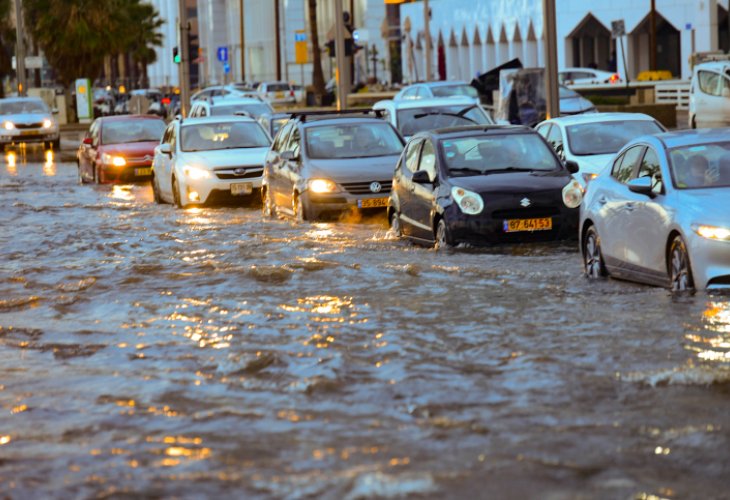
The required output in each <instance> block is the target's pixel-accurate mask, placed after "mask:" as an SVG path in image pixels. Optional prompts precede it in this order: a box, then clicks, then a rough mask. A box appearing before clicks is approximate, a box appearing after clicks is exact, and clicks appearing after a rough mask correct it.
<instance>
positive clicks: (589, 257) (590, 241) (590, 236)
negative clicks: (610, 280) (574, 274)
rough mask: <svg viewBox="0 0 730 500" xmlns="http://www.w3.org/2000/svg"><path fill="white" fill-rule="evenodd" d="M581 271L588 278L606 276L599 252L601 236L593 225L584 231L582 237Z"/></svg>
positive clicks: (601, 255) (601, 254)
mask: <svg viewBox="0 0 730 500" xmlns="http://www.w3.org/2000/svg"><path fill="white" fill-rule="evenodd" d="M583 272H584V273H585V275H586V277H587V278H589V279H599V278H605V277H606V276H608V271H607V270H606V263H605V262H604V261H603V252H601V238H600V237H599V236H598V231H596V228H595V227H594V226H591V227H589V228H588V230H587V231H586V234H585V236H584V237H583Z"/></svg>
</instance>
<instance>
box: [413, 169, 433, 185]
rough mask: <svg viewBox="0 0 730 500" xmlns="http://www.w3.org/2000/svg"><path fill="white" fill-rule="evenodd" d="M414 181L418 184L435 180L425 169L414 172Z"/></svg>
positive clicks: (430, 182)
mask: <svg viewBox="0 0 730 500" xmlns="http://www.w3.org/2000/svg"><path fill="white" fill-rule="evenodd" d="M412 180H413V182H415V183H416V184H432V183H433V181H431V176H429V175H428V172H426V171H425V170H416V171H415V172H413V178H412Z"/></svg>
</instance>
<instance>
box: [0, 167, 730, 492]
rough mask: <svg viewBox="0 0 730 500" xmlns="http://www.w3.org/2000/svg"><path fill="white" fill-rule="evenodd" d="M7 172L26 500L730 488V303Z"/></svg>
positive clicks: (572, 270) (19, 484)
mask: <svg viewBox="0 0 730 500" xmlns="http://www.w3.org/2000/svg"><path fill="white" fill-rule="evenodd" d="M9 160H11V158H8V157H7V156H6V157H4V158H2V159H0V210H1V211H2V212H1V213H2V215H1V216H0V404H1V406H0V415H1V416H0V491H1V492H2V493H1V494H0V496H3V497H8V498H17V499H21V498H23V499H24V498H31V497H44V498H89V497H111V498H124V497H139V496H145V497H148V496H165V497H179V498H202V497H208V498H213V497H220V498H244V497H245V498H271V497H276V498H298V497H309V498H349V499H354V498H370V497H398V496H421V497H428V498H451V497H467V498H546V499H555V500H557V499H573V498H599V499H602V498H606V499H614V498H616V499H634V498H647V499H648V498H670V499H671V498H728V497H730V489H729V486H730V479H728V478H729V477H730V297H728V296H723V295H714V296H713V295H706V294H698V295H695V296H690V297H672V296H671V295H670V294H669V293H668V292H667V291H665V290H662V289H656V288H650V287H644V286H637V285H633V284H629V283H622V282H618V281H612V280H609V281H604V282H598V283H591V282H588V281H586V280H585V279H584V278H583V277H582V274H581V267H580V257H579V255H578V252H577V250H576V248H575V245H574V244H561V245H544V246H527V247H511V248H500V249H496V250H488V251H473V250H471V251H470V250H464V251H455V252H444V253H439V252H435V251H433V250H429V249H423V248H419V247H414V246H412V245H410V244H408V243H405V242H400V241H395V240H393V239H392V238H391V237H389V235H388V233H387V227H386V224H385V219H384V218H383V219H382V220H375V221H366V222H360V223H347V224H344V223H340V224H337V223H321V224H320V223H317V224H301V225H296V224H294V223H292V222H288V221H264V220H262V218H261V216H260V214H259V210H258V209H256V208H220V209H189V210H177V209H175V208H173V207H171V206H169V205H164V206H156V205H155V204H154V202H153V201H152V194H151V190H150V189H149V187H148V186H147V185H123V186H80V185H78V184H77V182H76V166H75V164H74V163H58V162H56V161H55V160H54V159H48V160H49V161H44V158H42V157H39V158H33V157H31V158H28V159H25V160H24V159H23V158H15V159H14V161H9Z"/></svg>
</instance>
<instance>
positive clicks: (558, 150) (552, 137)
mask: <svg viewBox="0 0 730 500" xmlns="http://www.w3.org/2000/svg"><path fill="white" fill-rule="evenodd" d="M545 140H547V142H548V144H550V145H551V146H552V147H553V149H554V150H555V154H557V155H558V158H560V159H561V160H563V161H565V144H564V142H563V131H562V130H561V128H560V127H559V126H558V125H555V124H553V126H552V127H551V128H550V131H549V132H548V135H547V137H546V138H545Z"/></svg>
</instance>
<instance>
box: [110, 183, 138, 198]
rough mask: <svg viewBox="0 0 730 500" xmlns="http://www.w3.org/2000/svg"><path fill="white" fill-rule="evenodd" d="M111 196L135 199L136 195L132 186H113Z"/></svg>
mask: <svg viewBox="0 0 730 500" xmlns="http://www.w3.org/2000/svg"><path fill="white" fill-rule="evenodd" d="M109 197H110V198H114V199H116V200H124V201H133V200H134V195H133V194H132V186H129V185H125V186H116V185H115V186H112V190H111V192H110V193H109Z"/></svg>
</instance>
